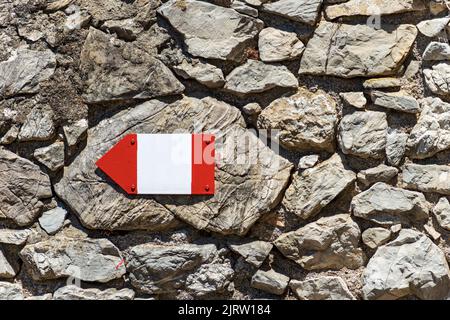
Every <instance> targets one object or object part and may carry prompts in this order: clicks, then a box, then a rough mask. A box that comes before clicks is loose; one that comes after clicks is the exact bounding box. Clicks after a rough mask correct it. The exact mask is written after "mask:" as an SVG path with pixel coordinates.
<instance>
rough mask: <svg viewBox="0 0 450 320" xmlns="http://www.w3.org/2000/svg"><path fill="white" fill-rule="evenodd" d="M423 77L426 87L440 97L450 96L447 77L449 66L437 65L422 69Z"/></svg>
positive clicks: (445, 64) (449, 73) (449, 72)
mask: <svg viewBox="0 0 450 320" xmlns="http://www.w3.org/2000/svg"><path fill="white" fill-rule="evenodd" d="M423 75H424V77H425V83H426V85H427V87H428V88H429V89H430V90H431V91H432V92H433V93H434V94H437V95H440V96H448V95H449V94H450V86H449V81H448V79H449V75H450V64H447V63H439V64H436V65H433V66H432V67H431V69H424V70H423Z"/></svg>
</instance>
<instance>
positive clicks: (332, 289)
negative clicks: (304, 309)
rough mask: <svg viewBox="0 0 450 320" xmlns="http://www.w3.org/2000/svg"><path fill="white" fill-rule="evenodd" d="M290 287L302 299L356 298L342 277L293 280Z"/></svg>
mask: <svg viewBox="0 0 450 320" xmlns="http://www.w3.org/2000/svg"><path fill="white" fill-rule="evenodd" d="M289 287H290V288H291V289H292V291H294V293H295V295H296V296H297V297H298V298H299V299H300V300H356V298H355V297H354V296H353V295H352V293H351V292H350V290H349V289H348V287H347V284H346V283H345V281H344V280H343V279H342V278H340V277H320V278H313V279H308V280H304V281H298V280H291V282H290V283H289Z"/></svg>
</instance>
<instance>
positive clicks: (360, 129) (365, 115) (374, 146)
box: [338, 111, 388, 159]
mask: <svg viewBox="0 0 450 320" xmlns="http://www.w3.org/2000/svg"><path fill="white" fill-rule="evenodd" d="M387 129H388V123H387V117H386V114H385V113H384V112H378V111H357V112H354V113H352V114H349V115H346V116H344V117H343V118H342V120H341V122H340V124H339V133H338V142H339V146H340V148H341V150H342V152H343V153H345V154H350V155H355V156H358V157H361V158H375V159H379V158H382V157H383V156H384V150H385V148H386V134H387Z"/></svg>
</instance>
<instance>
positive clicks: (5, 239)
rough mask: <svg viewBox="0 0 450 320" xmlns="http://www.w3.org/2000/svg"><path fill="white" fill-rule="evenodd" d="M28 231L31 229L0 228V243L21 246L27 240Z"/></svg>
mask: <svg viewBox="0 0 450 320" xmlns="http://www.w3.org/2000/svg"><path fill="white" fill-rule="evenodd" d="M30 233H31V231H30V230H29V229H25V230H13V229H0V243H1V244H9V245H14V246H21V245H24V244H25V243H26V242H27V239H28V236H29V235H30Z"/></svg>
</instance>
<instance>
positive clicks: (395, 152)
mask: <svg viewBox="0 0 450 320" xmlns="http://www.w3.org/2000/svg"><path fill="white" fill-rule="evenodd" d="M408 137H409V135H408V134H407V133H405V132H402V131H400V130H397V129H391V128H389V129H388V132H387V135H386V160H387V162H388V163H389V164H390V165H392V166H398V165H400V163H401V161H402V159H403V157H404V156H405V152H406V146H407V142H408Z"/></svg>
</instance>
